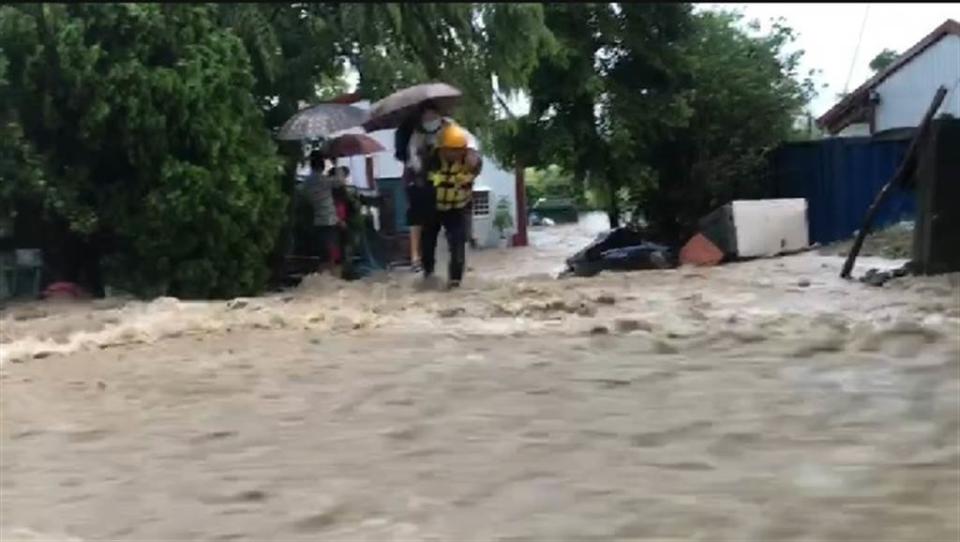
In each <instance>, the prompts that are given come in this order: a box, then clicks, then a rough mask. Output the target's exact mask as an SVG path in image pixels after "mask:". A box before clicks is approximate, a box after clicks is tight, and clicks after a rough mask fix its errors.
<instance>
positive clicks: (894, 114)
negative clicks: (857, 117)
mask: <svg viewBox="0 0 960 542" xmlns="http://www.w3.org/2000/svg"><path fill="white" fill-rule="evenodd" d="M958 79H960V36H956V35H952V34H950V35H947V36H944V37H943V38H941V39H940V40H939V41H938V42H936V43H934V44H933V45H931V46H930V47H929V48H928V49H927V50H925V51H924V52H922V53H920V54H919V55H917V56H916V57H915V58H913V59H912V60H911V61H910V62H908V63H907V64H905V65H904V66H903V67H901V68H900V69H899V70H897V71H896V72H894V73H893V74H892V75H891V76H890V77H889V78H887V79H886V80H884V81H883V82H882V83H880V84H879V85H877V88H876V92H877V94H879V96H880V104H879V105H878V106H877V112H876V125H875V128H874V130H875V132H882V131H884V130H890V129H893V128H909V127H915V126H917V125H919V124H920V121H921V120H922V119H923V115H924V113H926V111H927V108H928V107H930V100H932V99H933V95H934V94H935V93H936V91H937V87H939V86H941V85H944V86H946V87H947V89H948V90H950V89H953V90H952V91H951V92H950V93H949V94H948V95H947V98H946V99H945V100H944V103H943V105H942V106H941V107H940V112H941V113H943V112H946V113H950V114H951V115H953V116H954V117H958V118H960V88H957V87H956V82H957V80H958Z"/></svg>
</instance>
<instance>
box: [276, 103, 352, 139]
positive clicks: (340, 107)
mask: <svg viewBox="0 0 960 542" xmlns="http://www.w3.org/2000/svg"><path fill="white" fill-rule="evenodd" d="M367 116H368V115H367V112H366V111H364V110H363V109H360V108H357V107H353V106H352V105H344V104H317V105H314V106H311V107H308V108H306V109H301V110H300V111H298V112H297V114H296V115H294V116H292V117H290V120H288V121H287V122H285V123H284V124H283V127H282V128H280V132H279V133H278V134H277V139H281V140H284V141H302V140H305V139H306V140H309V139H320V138H326V137H329V136H330V134H333V133H335V132H339V131H341V130H346V129H348V128H354V127H356V126H360V125H361V124H363V121H365V120H367Z"/></svg>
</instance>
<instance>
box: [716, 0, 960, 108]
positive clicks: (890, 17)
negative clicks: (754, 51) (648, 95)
mask: <svg viewBox="0 0 960 542" xmlns="http://www.w3.org/2000/svg"><path fill="white" fill-rule="evenodd" d="M868 6H869V11H867V8H868ZM703 7H705V8H707V9H716V8H718V7H723V8H727V9H730V8H739V9H741V10H742V11H743V13H744V15H746V17H747V18H748V19H759V20H760V21H761V23H764V24H765V23H767V22H768V21H769V20H770V19H771V18H775V17H783V18H785V19H786V20H787V24H788V25H789V26H791V27H792V28H793V29H794V30H796V31H797V33H798V38H797V42H796V47H799V48H800V49H803V50H804V51H805V54H804V56H803V64H802V67H803V72H806V71H807V70H809V69H814V68H816V69H820V70H822V71H823V73H822V74H820V75H818V76H817V77H816V78H815V80H816V81H817V83H818V85H817V86H818V87H819V86H820V85H821V84H823V83H826V84H827V85H829V86H828V88H826V89H819V88H818V90H819V92H820V94H819V96H817V97H816V98H814V99H813V101H812V102H811V104H810V109H811V111H812V112H813V113H814V115H820V114H822V113H824V112H826V110H827V109H829V108H830V107H831V106H832V105H833V104H834V103H835V101H836V94H837V93H839V92H842V91H843V86H844V83H845V82H846V80H847V75H848V73H850V66H851V63H853V62H854V51H855V49H856V47H857V38H858V36H859V34H860V27H861V24H862V23H863V20H864V14H865V13H866V24H865V26H864V31H863V40H862V42H861V44H860V52H859V54H858V55H857V58H856V62H855V63H853V75H852V77H851V78H850V90H853V89H854V88H856V87H857V86H859V85H860V84H861V83H863V82H864V81H866V80H867V79H868V78H869V77H870V76H871V74H872V72H871V71H870V67H869V64H870V60H872V59H873V57H874V56H876V54H877V53H879V52H880V51H882V50H883V49H884V48H890V49H894V50H895V51H897V52H898V53H902V52H904V51H905V50H907V49H908V48H910V47H911V46H912V45H913V44H914V43H916V42H918V41H920V40H921V39H922V38H923V37H924V36H926V35H927V34H929V33H930V32H931V31H932V30H933V29H934V28H936V27H937V26H939V25H940V24H941V23H942V22H944V21H945V20H947V19H951V18H952V19H957V20H960V4H958V3H944V4H920V3H918V4H907V3H903V4H872V3H871V4H867V3H863V4H839V3H838V4H827V3H824V4H735V3H730V4H703ZM765 28H766V26H765Z"/></svg>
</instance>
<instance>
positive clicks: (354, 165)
mask: <svg viewBox="0 0 960 542" xmlns="http://www.w3.org/2000/svg"><path fill="white" fill-rule="evenodd" d="M336 101H337V102H338V103H349V104H350V105H353V106H354V107H358V108H361V109H369V108H370V102H369V101H368V100H356V99H351V98H350V97H349V96H347V97H343V98H341V99H338V100H336ZM395 132H396V130H381V131H378V132H373V133H370V134H367V135H369V136H370V137H372V138H374V139H376V140H377V142H379V143H380V144H381V145H383V147H384V149H386V150H385V151H383V152H379V153H377V154H374V155H372V156H371V157H370V160H368V159H367V157H363V156H356V157H352V158H342V159H340V160H339V161H338V165H342V166H347V167H348V168H350V172H351V175H350V177H351V180H350V182H351V183H352V184H354V185H355V186H357V187H358V188H373V187H374V186H378V187H379V186H382V185H384V184H386V183H389V182H391V181H394V182H395V181H396V180H399V179H400V177H401V176H402V174H403V164H402V163H401V162H400V161H398V160H397V159H396V158H394V157H393V150H394V149H393V139H394V133H395ZM341 133H365V132H364V130H363V128H360V127H357V128H352V129H349V130H344V131H343V132H341ZM481 153H482V149H481ZM474 192H475V200H474V217H473V235H474V238H475V239H476V240H477V244H478V245H479V246H481V247H493V246H496V245H497V243H498V240H499V233H498V232H497V231H495V229H494V228H493V215H494V212H495V211H496V206H497V202H499V201H500V200H501V198H504V199H506V200H507V203H508V206H509V209H510V216H511V218H512V219H513V224H514V227H513V229H512V230H510V231H508V232H506V234H507V237H508V238H510V237H512V236H513V235H514V234H515V233H517V231H518V228H517V226H518V224H519V220H518V216H522V215H520V214H519V213H518V211H519V208H518V206H517V202H518V199H517V180H516V175H515V173H514V172H513V171H512V170H511V169H509V168H505V167H503V166H502V165H500V164H498V163H497V162H496V161H495V160H494V159H493V157H491V156H490V155H488V154H484V156H483V171H482V172H481V173H480V176H479V177H478V178H477V180H476V182H475V188H474ZM398 212H399V213H403V212H405V210H398Z"/></svg>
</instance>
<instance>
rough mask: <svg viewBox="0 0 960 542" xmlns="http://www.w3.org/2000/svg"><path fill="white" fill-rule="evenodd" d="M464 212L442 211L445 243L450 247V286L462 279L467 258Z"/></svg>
mask: <svg viewBox="0 0 960 542" xmlns="http://www.w3.org/2000/svg"><path fill="white" fill-rule="evenodd" d="M464 214H465V211H464V210H463V209H456V210H452V211H446V212H444V213H443V229H444V230H446V234H447V245H448V246H449V247H450V264H449V266H448V268H447V277H448V278H449V280H450V286H452V287H457V286H459V285H460V281H462V280H463V269H464V267H465V266H466V260H467V227H466V226H467V222H466V219H465V218H464Z"/></svg>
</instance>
